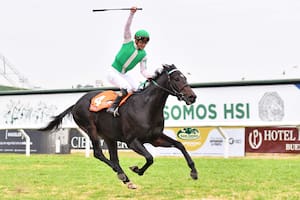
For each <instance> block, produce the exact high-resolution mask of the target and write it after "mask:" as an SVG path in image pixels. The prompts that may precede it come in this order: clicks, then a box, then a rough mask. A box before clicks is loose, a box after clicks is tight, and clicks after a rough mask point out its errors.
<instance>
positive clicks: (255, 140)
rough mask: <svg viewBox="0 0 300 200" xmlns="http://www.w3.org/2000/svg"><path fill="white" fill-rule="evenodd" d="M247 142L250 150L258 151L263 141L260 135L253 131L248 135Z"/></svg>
mask: <svg viewBox="0 0 300 200" xmlns="http://www.w3.org/2000/svg"><path fill="white" fill-rule="evenodd" d="M248 141H249V145H250V147H251V148H252V149H258V148H259V147H260V146H261V144H262V141H263V136H262V133H261V132H259V131H258V130H257V129H255V130H253V131H252V132H250V134H249V137H248Z"/></svg>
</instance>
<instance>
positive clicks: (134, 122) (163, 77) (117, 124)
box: [40, 65, 198, 189]
mask: <svg viewBox="0 0 300 200" xmlns="http://www.w3.org/2000/svg"><path fill="white" fill-rule="evenodd" d="M99 92H100V91H92V92H89V93H87V94H85V95H84V96H82V97H81V98H80V99H79V100H78V101H77V103H75V104H74V105H72V106H70V107H69V108H68V109H66V110H65V111H64V112H62V113H61V114H59V115H57V116H55V117H54V119H53V120H52V121H51V122H50V123H49V124H48V125H47V127H45V128H42V129H40V130H42V131H49V130H55V129H57V128H58V127H59V125H60V124H61V123H62V119H63V118H64V117H65V116H66V115H68V114H72V116H73V118H74V121H75V122H76V124H77V125H78V126H79V127H80V128H81V129H83V130H84V131H85V132H86V133H87V134H88V135H89V137H90V139H91V141H92V145H93V150H94V156H95V157H96V158H98V159H99V160H100V161H103V162H105V163H106V164H107V165H109V166H110V167H111V168H112V169H113V170H114V171H115V172H116V173H117V175H118V178H119V179H120V180H121V181H123V182H124V183H125V184H127V186H128V188H131V189H134V188H136V186H135V185H134V184H133V183H132V182H130V180H129V178H128V177H127V175H126V174H125V173H124V171H123V169H122V168H121V166H120V164H119V158H118V152H117V141H122V142H125V143H126V144H127V145H128V147H129V148H130V149H132V150H133V151H135V152H136V153H138V154H140V155H142V156H144V157H145V159H146V163H145V164H144V165H143V166H142V167H141V168H139V167H138V166H133V167H130V169H131V170H132V171H133V172H135V173H137V174H138V175H143V174H144V172H145V171H146V169H147V168H148V167H149V166H150V165H151V164H152V163H153V157H152V155H151V154H150V153H149V152H148V151H147V149H146V148H145V147H144V145H143V144H144V143H150V144H152V145H153V146H155V147H158V146H160V147H175V148H177V149H179V150H180V151H181V152H182V154H183V155H184V157H185V159H186V162H187V164H188V166H189V167H190V169H191V172H190V176H191V177H192V178H193V179H197V178H198V173H197V170H196V168H195V164H194V162H193V160H192V159H191V157H190V155H189V154H188V153H187V151H186V149H185V147H184V146H183V145H182V143H180V142H179V141H176V140H174V139H172V138H170V137H168V136H167V135H165V134H164V133H163V129H164V116H163V109H164V106H165V103H166V101H167V98H168V96H169V95H173V96H176V97H177V98H178V100H183V101H185V103H186V104H187V105H190V104H192V103H194V102H195V100H196V95H195V93H194V92H193V90H192V89H191V87H190V86H189V85H188V83H187V80H186V77H185V76H184V75H183V74H182V73H181V72H180V71H179V70H178V69H177V68H176V67H175V66H174V65H163V68H162V70H161V71H157V72H156V75H155V77H154V78H153V79H152V80H151V81H150V83H149V84H148V86H146V87H145V88H144V89H142V90H141V91H138V92H135V93H134V94H133V95H131V96H130V97H129V98H128V99H127V102H126V103H125V104H124V105H123V106H121V107H120V108H119V113H120V116H119V117H113V116H112V115H111V114H109V113H107V112H106V111H105V110H102V111H99V112H91V111H89V106H90V102H91V99H92V98H93V97H94V96H96V95H97V94H98V93H99ZM99 136H100V137H101V138H102V139H103V140H104V141H105V143H106V144H107V147H108V151H109V155H110V158H109V159H108V158H106V157H105V156H104V154H103V153H102V149H101V147H100V144H99V143H100V140H99Z"/></svg>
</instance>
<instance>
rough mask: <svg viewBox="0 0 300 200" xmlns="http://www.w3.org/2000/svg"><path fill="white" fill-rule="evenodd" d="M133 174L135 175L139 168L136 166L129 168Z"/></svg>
mask: <svg viewBox="0 0 300 200" xmlns="http://www.w3.org/2000/svg"><path fill="white" fill-rule="evenodd" d="M129 168H130V169H131V170H132V171H133V172H135V173H137V174H138V173H139V168H138V166H132V167H129Z"/></svg>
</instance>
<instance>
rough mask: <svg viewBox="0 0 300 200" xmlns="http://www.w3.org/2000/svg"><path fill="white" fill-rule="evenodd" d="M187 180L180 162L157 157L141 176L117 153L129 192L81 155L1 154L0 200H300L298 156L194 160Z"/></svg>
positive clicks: (131, 160)
mask: <svg viewBox="0 0 300 200" xmlns="http://www.w3.org/2000/svg"><path fill="white" fill-rule="evenodd" d="M194 161H195V163H196V166H197V169H198V172H199V175H200V177H199V180H196V181H194V180H192V179H191V178H190V176H189V168H188V167H187V165H186V162H185V160H184V158H182V157H158V158H155V161H154V164H153V166H151V167H150V168H149V170H148V171H146V173H145V175H144V176H142V177H140V176H138V175H136V174H134V173H133V172H131V171H130V170H129V169H128V167H130V166H132V165H136V164H137V165H139V166H141V165H142V164H143V163H144V159H143V158H142V157H140V156H137V155H135V154H132V153H124V152H123V153H121V154H120V162H121V165H122V166H123V169H124V170H125V171H126V173H127V175H128V176H129V178H130V179H131V181H133V182H134V183H135V184H136V185H138V189H136V190H129V189H127V188H126V186H125V185H123V183H121V181H119V180H118V179H117V176H116V174H115V173H114V172H113V171H112V170H111V169H110V168H109V167H108V166H106V165H105V164H103V163H100V162H99V161H98V160H96V159H94V158H85V157H84V155H83V154H71V155H31V156H30V157H25V156H24V155H21V154H0V199H22V200H24V199H39V200H40V199H55V200H57V199H68V200H69V199H73V200H76V199H82V200H83V199H143V200H145V199H151V200H154V199H155V200H156V199H172V200H173V199H299V198H300V190H299V188H300V181H299V180H300V173H299V168H300V156H299V155H297V156H292V157H286V156H285V157H277V156H272V157H267V158H266V157H264V158H259V157H254V158H253V157H245V158H229V159H224V158H207V157H205V158H204V157H198V158H194Z"/></svg>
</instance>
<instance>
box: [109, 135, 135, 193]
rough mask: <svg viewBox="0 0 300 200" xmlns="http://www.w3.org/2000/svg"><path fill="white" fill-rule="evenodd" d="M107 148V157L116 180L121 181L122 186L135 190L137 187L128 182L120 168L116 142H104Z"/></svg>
mask: <svg viewBox="0 0 300 200" xmlns="http://www.w3.org/2000/svg"><path fill="white" fill-rule="evenodd" d="M105 142H106V144H107V146H108V151H109V156H110V160H111V162H112V164H113V165H114V167H115V169H116V172H117V174H118V178H119V179H120V180H121V181H123V183H124V184H126V185H127V187H128V188H129V189H136V188H137V186H136V185H134V184H133V183H132V182H130V180H129V178H128V177H127V175H126V174H125V173H124V171H123V169H122V168H121V166H120V162H119V156H118V148H117V141H113V140H105Z"/></svg>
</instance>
